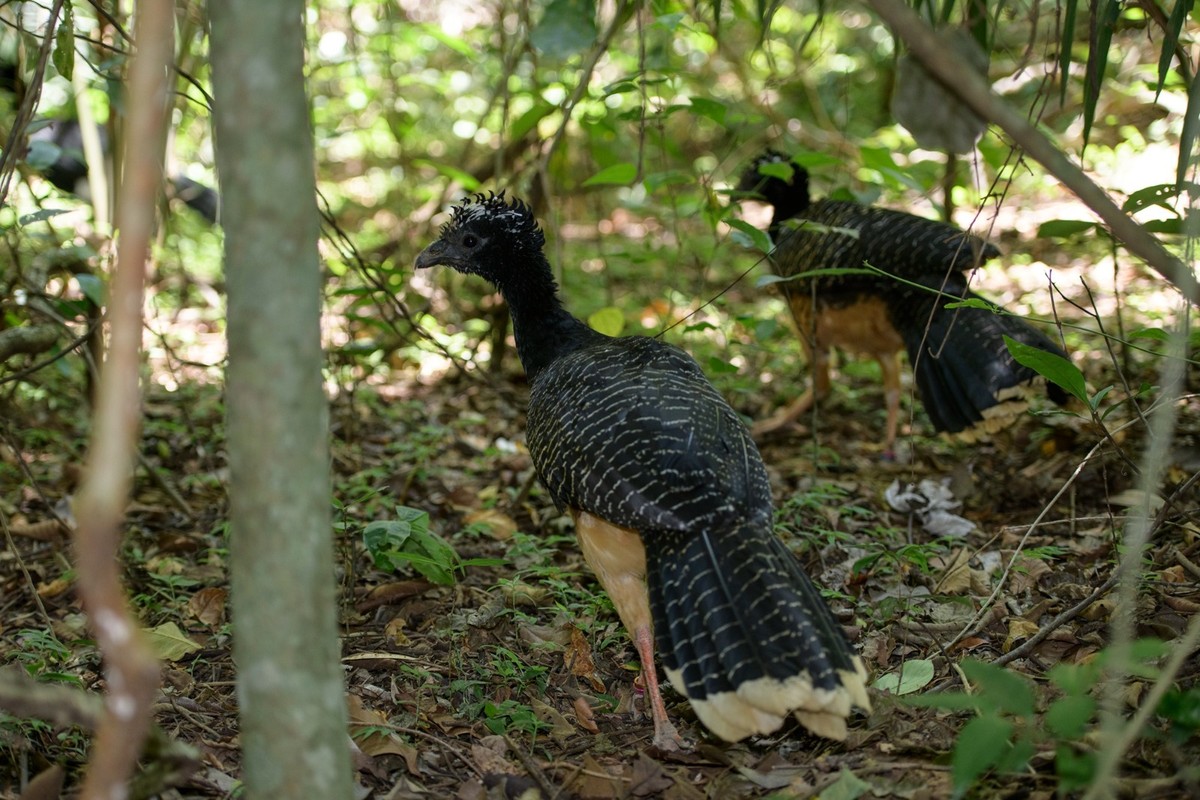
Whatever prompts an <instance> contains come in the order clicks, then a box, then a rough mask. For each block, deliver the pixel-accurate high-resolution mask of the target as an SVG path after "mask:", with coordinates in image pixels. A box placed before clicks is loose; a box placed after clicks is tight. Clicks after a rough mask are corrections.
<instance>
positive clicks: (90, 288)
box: [75, 272, 104, 308]
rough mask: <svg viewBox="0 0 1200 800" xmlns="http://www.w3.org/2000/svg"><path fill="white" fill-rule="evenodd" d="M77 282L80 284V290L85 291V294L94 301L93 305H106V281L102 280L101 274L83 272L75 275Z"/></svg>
mask: <svg viewBox="0 0 1200 800" xmlns="http://www.w3.org/2000/svg"><path fill="white" fill-rule="evenodd" d="M75 282H76V283H77V284H79V291H81V292H83V296H84V297H86V298H87V299H88V300H91V301H92V305H95V306H97V307H101V308H102V307H103V306H104V281H102V280H100V278H99V276H97V275H88V274H87V273H83V272H81V273H80V274H78V275H76V276H75Z"/></svg>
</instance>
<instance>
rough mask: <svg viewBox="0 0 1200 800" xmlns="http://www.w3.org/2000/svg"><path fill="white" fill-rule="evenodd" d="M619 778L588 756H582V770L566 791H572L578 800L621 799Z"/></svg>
mask: <svg viewBox="0 0 1200 800" xmlns="http://www.w3.org/2000/svg"><path fill="white" fill-rule="evenodd" d="M621 783H622V781H621V778H620V776H618V775H614V774H612V773H611V772H609V771H608V770H607V769H605V768H604V767H603V766H602V765H601V764H600V762H598V761H597V760H596V759H594V758H593V757H592V756H591V755H590V754H588V753H585V754H584V756H583V769H582V770H581V771H580V772H579V777H578V778H576V780H575V783H574V784H572V786H570V787H565V788H568V789H572V788H573V789H574V791H575V794H576V795H577V796H578V797H579V798H580V800H615V798H618V797H623V796H624V794H625V793H624V792H623V791H622V787H621Z"/></svg>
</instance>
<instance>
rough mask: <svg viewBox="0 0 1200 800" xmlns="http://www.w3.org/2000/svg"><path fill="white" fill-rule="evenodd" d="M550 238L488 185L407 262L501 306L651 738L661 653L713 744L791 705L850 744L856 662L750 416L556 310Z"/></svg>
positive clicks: (675, 369)
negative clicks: (629, 645) (775, 497)
mask: <svg viewBox="0 0 1200 800" xmlns="http://www.w3.org/2000/svg"><path fill="white" fill-rule="evenodd" d="M544 245H545V238H544V236H543V234H542V231H541V229H540V228H539V227H538V224H537V221H536V220H535V219H534V217H533V214H532V212H531V211H530V209H529V207H528V206H526V205H525V204H523V203H521V202H519V201H514V202H512V203H511V204H510V203H508V202H506V201H505V200H504V196H503V194H501V195H500V196H498V197H488V198H485V197H482V196H481V197H478V198H476V199H475V200H474V201H467V202H464V203H463V204H462V205H459V206H457V207H456V208H455V209H454V212H453V216H452V217H451V219H450V221H449V222H448V223H446V225H445V227H444V228H443V229H442V232H441V235H440V237H439V238H438V240H437V241H436V242H434V243H433V244H431V245H430V246H429V247H427V248H426V249H425V250H424V251H423V252H422V253H421V254H420V255H419V256H418V257H417V267H418V268H422V267H432V266H435V265H439V264H440V265H445V266H448V267H451V268H453V269H455V270H457V271H459V272H462V273H466V274H474V275H479V276H480V277H482V278H484V279H486V280H488V281H490V282H491V283H492V284H493V285H494V286H495V287H496V288H497V289H499V290H500V293H501V294H502V295H503V296H504V299H505V300H507V301H508V306H509V309H510V312H511V315H512V323H513V335H514V336H515V337H516V341H517V353H518V355H519V356H520V358H521V364H522V365H523V366H524V367H525V372H526V373H527V374H528V375H529V382H530V395H529V415H528V416H529V421H528V429H527V432H526V441H527V442H528V445H529V454H530V456H531V457H532V459H533V464H534V466H535V467H536V468H537V472H538V475H539V476H540V477H541V479H542V482H543V483H545V485H546V487H547V488H548V489H549V490H550V494H551V495H552V496H553V498H554V500H555V502H556V503H557V504H558V505H559V506H560V507H561V508H565V509H566V510H568V511H569V512H570V513H571V516H572V517H573V518H574V520H575V532H576V536H577V537H578V539H579V544H580V548H581V549H582V551H583V555H584V558H585V559H586V561H587V562H588V564H589V565H590V566H591V568H592V570H593V571H594V572H595V573H596V577H597V578H599V580H600V584H601V585H602V586H603V587H604V589H605V591H607V592H608V595H609V597H610V598H611V599H612V601H613V605H614V606H615V607H616V609H617V613H618V615H619V616H620V617H621V622H622V623H624V625H625V628H626V630H628V632H629V635H630V637H631V638H632V639H633V642H634V645H635V647H636V648H637V652H638V657H639V658H640V659H641V662H642V671H643V675H644V676H645V682H646V691H647V696H648V698H649V701H650V708H651V711H652V714H653V717H654V741H655V743H656V744H657V745H658V746H659V747H662V748H675V747H679V746H680V745H681V740H680V738H679V736H678V734H677V733H676V731H675V728H674V726H673V725H672V724H671V722H670V721H669V720H668V719H667V713H666V707H665V705H664V703H663V700H662V697H661V695H660V693H659V690H658V681H657V678H656V676H655V664H654V647H657V648H658V651H659V654H660V656H661V658H662V662H663V666H664V667H665V668H666V672H667V676H668V677H669V678H670V680H671V683H672V684H673V685H674V686H675V688H676V689H677V690H678V691H679V692H680V693H681V694H683V695H685V696H686V697H687V698H688V699H689V700H690V701H691V703H692V708H693V709H695V711H696V715H697V716H698V717H699V718H700V721H701V722H703V723H704V725H705V726H706V727H708V729H709V730H711V731H712V732H713V733H715V734H717V735H718V736H720V737H721V738H723V739H726V740H729V741H736V740H738V739H742V738H744V737H746V736H750V735H752V734H756V733H770V732H771V731H774V730H776V729H778V728H779V727H780V726H781V725H782V724H783V723H784V721H785V720H786V719H787V717H788V716H792V715H794V716H795V717H796V718H797V719H798V720H799V721H800V722H801V723H802V724H803V725H804V726H805V727H807V728H809V729H810V730H812V731H814V732H815V733H818V734H821V735H823V736H828V737H832V738H836V739H841V738H844V737H845V735H846V718H847V717H849V715H850V713H851V707H852V706H854V705H857V706H860V707H862V708H867V707H868V706H869V703H868V699H867V693H866V687H865V678H866V673H865V671H864V670H863V666H862V662H861V661H860V660H859V658H858V657H857V656H855V655H854V654H853V652H852V651H851V650H850V646H849V645H848V644H847V642H846V638H845V636H844V635H843V633H842V631H841V629H840V628H839V626H838V624H837V621H836V620H835V619H834V618H833V615H832V614H831V613H830V611H829V607H828V606H826V605H825V602H824V600H823V599H822V598H821V595H820V594H819V593H818V591H817V589H816V587H815V586H813V584H812V582H811V581H809V579H808V577H807V576H806V575H805V574H804V571H803V570H802V569H801V567H800V563H799V562H798V561H797V559H796V557H795V556H794V555H793V554H792V553H791V552H790V551H789V550H788V549H787V548H786V547H785V546H784V545H783V542H781V541H780V540H779V538H778V537H777V536H776V535H775V533H774V532H773V530H772V525H773V513H772V503H771V488H770V486H769V485H768V483H767V470H766V467H765V466H764V465H763V462H762V458H761V457H760V456H759V454H758V449H757V448H756V447H755V446H754V442H753V441H752V440H751V438H750V433H749V431H748V430H747V429H746V426H745V425H744V424H743V423H742V421H741V419H740V418H739V417H738V415H737V414H736V413H735V412H734V410H733V409H732V408H730V407H729V405H728V404H727V403H726V402H725V400H724V399H723V398H722V397H721V395H720V394H719V393H718V392H717V391H716V389H714V388H713V386H712V384H710V383H709V382H708V380H707V379H706V378H705V377H704V374H703V373H702V372H701V371H700V367H699V366H698V365H697V364H696V362H695V361H694V360H693V359H692V358H691V357H690V356H688V355H687V354H686V353H684V352H683V351H682V350H680V349H679V348H677V347H673V346H671V345H669V344H666V343H664V342H661V341H659V340H658V339H652V338H649V337H645V336H627V337H623V338H614V337H611V336H605V335H604V334H601V333H598V332H597V331H594V330H592V329H591V328H589V327H588V326H587V325H585V324H584V323H583V322H581V321H580V320H578V319H576V318H575V317H574V316H572V315H571V314H570V312H568V311H567V310H566V309H565V308H563V306H562V303H561V301H560V300H559V298H558V294H557V287H556V285H555V281H554V276H553V274H552V273H551V270H550V264H549V262H548V261H547V260H546V256H545V254H544V252H543V248H544Z"/></svg>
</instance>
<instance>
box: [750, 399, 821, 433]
mask: <svg viewBox="0 0 1200 800" xmlns="http://www.w3.org/2000/svg"><path fill="white" fill-rule="evenodd" d="M813 399H814V398H813V391H812V389H809V390H808V391H807V392H805V393H804V394H802V395H800V398H799V399H798V400H796V402H794V403H792V404H791V405H790V406H788V407H787V408H784V409H782V410H780V411H777V412H775V413H774V414H772V415H771V416H770V417H768V418H767V419H764V420H759V421H758V422H756V423H754V425H753V426H752V427H751V428H750V433H751V434H752V435H753V436H756V437H757V436H763V435H765V434H768V433H774V432H775V431H777V430H779V429H780V428H783V427H785V426H787V425H790V424H791V423H792V422H794V421H795V420H796V418H797V417H799V416H800V415H801V414H803V413H804V412H805V411H808V410H809V409H810V408H812V405H813Z"/></svg>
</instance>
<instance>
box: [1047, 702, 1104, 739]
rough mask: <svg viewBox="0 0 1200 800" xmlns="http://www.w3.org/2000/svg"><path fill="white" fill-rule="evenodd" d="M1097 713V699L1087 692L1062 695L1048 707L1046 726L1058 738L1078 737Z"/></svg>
mask: <svg viewBox="0 0 1200 800" xmlns="http://www.w3.org/2000/svg"><path fill="white" fill-rule="evenodd" d="M1095 713H1096V701H1095V700H1093V699H1092V698H1091V697H1090V696H1088V695H1086V694H1068V695H1065V696H1064V697H1060V698H1058V699H1057V700H1055V701H1054V702H1053V703H1051V704H1050V707H1049V708H1048V709H1046V717H1045V722H1046V727H1047V728H1048V729H1049V730H1050V733H1052V734H1054V736H1055V738H1057V739H1078V738H1080V737H1082V736H1083V732H1084V730H1085V729H1086V728H1087V724H1088V722H1090V721H1091V719H1092V715H1094V714H1095Z"/></svg>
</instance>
